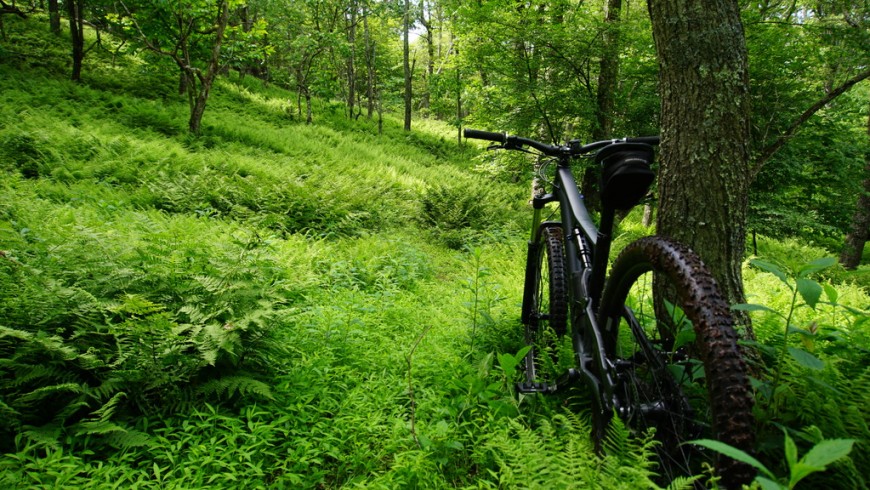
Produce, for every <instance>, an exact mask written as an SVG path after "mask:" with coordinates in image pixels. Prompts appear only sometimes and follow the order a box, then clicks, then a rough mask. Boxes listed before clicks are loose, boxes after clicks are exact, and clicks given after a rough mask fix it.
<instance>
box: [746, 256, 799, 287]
mask: <svg viewBox="0 0 870 490" xmlns="http://www.w3.org/2000/svg"><path fill="white" fill-rule="evenodd" d="M749 263H750V264H752V265H753V266H755V267H758V268H759V269H761V270H763V271H765V272H770V273H771V274H773V275H774V276H776V277H778V278H779V280H780V281H782V282H784V283H785V284H786V286H788V287H789V289H791V284H790V283H789V282H788V276H786V275H785V272H783V271H782V269H780V268H779V267H777V266H776V265H774V264H771V263H770V262H765V261H763V260H758V259H752V260H750V261H749Z"/></svg>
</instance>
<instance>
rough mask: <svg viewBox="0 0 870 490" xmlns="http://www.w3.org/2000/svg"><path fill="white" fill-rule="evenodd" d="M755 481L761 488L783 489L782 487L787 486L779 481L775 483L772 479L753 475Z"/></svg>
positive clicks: (770, 489) (769, 489)
mask: <svg viewBox="0 0 870 490" xmlns="http://www.w3.org/2000/svg"><path fill="white" fill-rule="evenodd" d="M755 481H757V482H758V484H759V485H761V488H762V489H763V490H783V489H784V488H788V487H786V486H785V485H783V484H781V483H777V482H775V481H773V480H769V479H767V478H765V477H763V476H757V477H755Z"/></svg>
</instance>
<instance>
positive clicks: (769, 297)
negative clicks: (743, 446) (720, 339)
mask: <svg viewBox="0 0 870 490" xmlns="http://www.w3.org/2000/svg"><path fill="white" fill-rule="evenodd" d="M774 248H776V247H774ZM789 251H791V250H790V249H789ZM791 252H792V253H784V254H782V255H781V256H777V255H771V257H776V258H777V262H778V264H779V265H777V264H774V263H772V262H764V261H759V260H753V261H750V264H752V265H753V266H754V267H752V268H748V269H745V274H744V278H745V280H746V282H747V286H748V287H747V289H748V290H747V297H748V298H749V301H750V303H751V304H749V305H744V306H738V308H740V309H746V310H750V311H753V312H754V313H753V326H754V328H755V331H756V334H757V338H758V342H757V343H756V344H754V346H755V347H756V348H757V349H758V351H759V352H760V353H761V356H762V358H761V360H762V364H761V365H760V366H756V369H758V370H760V371H761V372H760V374H761V376H760V377H759V379H755V380H754V381H753V384H754V386H755V388H756V416H757V418H758V420H759V424H760V431H759V436H758V438H759V440H758V448H759V453H760V456H761V457H762V460H763V461H767V462H768V463H766V464H767V466H768V467H770V468H772V469H774V468H775V471H774V473H776V474H788V468H787V467H786V463H787V462H786V461H783V460H782V459H781V455H782V454H783V451H784V448H783V446H782V444H783V435H782V430H783V429H785V430H786V431H787V433H788V434H790V435H791V439H794V441H795V443H796V446H797V448H798V449H799V451H800V453H801V454H804V453H806V452H807V451H808V450H809V449H810V448H811V447H812V446H813V445H814V444H817V443H819V442H821V441H822V440H823V439H835V438H839V439H854V440H855V441H857V442H856V448H855V450H854V451H852V453H851V455H850V457H849V458H844V459H842V460H840V461H839V462H837V463H836V464H835V465H833V467H832V468H830V469H829V471H827V472H824V473H816V474H813V475H811V476H809V477H808V478H807V482H808V483H813V484H815V485H816V486H817V487H820V488H843V489H847V488H867V485H868V482H867V480H866V475H867V474H868V469H870V459H868V457H867V454H868V452H867V449H868V444H870V415H868V413H867V411H866V410H865V409H864V407H866V406H867V404H868V402H870V367H868V366H870V349H868V347H867V346H868V345H870V344H868V342H870V314H868V312H867V311H866V310H865V309H864V308H866V306H867V295H866V292H865V291H864V290H862V289H861V288H859V287H856V286H854V285H850V284H848V283H847V284H836V285H835V284H832V283H831V282H830V280H829V279H827V280H826V279H825V278H826V276H827V277H828V278H830V277H832V276H833V277H836V276H837V273H836V272H834V273H833V274H832V273H831V272H830V270H831V269H828V268H826V267H830V265H831V264H833V263H834V262H835V261H834V259H819V260H817V261H814V262H810V263H806V256H804V258H803V260H798V258H797V257H796V256H795V255H794V253H793V252H794V251H791ZM834 270H836V269H834ZM762 271H763V272H762ZM817 280H819V281H817Z"/></svg>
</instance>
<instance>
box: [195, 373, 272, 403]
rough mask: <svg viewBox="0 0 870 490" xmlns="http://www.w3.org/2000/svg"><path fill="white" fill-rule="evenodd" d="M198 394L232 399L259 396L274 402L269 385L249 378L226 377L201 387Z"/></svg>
mask: <svg viewBox="0 0 870 490" xmlns="http://www.w3.org/2000/svg"><path fill="white" fill-rule="evenodd" d="M197 392H199V393H201V394H203V395H217V396H220V397H227V398H231V397H232V396H234V395H239V396H246V395H257V396H260V397H262V398H266V399H269V400H273V399H274V398H273V396H272V390H271V388H269V385H267V384H266V383H263V382H262V381H257V380H256V379H254V378H251V377H249V376H224V377H222V378H218V379H213V380H211V381H209V382H207V383H205V384H203V385H202V386H200V387H199V389H198V390H197Z"/></svg>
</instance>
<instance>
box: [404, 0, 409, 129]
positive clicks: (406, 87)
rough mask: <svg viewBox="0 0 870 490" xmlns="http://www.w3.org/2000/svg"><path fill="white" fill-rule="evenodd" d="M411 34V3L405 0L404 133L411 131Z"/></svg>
mask: <svg viewBox="0 0 870 490" xmlns="http://www.w3.org/2000/svg"><path fill="white" fill-rule="evenodd" d="M410 32H411V1H410V0H405V18H404V25H403V27H402V33H403V37H404V41H403V57H402V60H403V65H404V68H405V131H410V130H411V42H410V40H409V39H408V34H409V33H410Z"/></svg>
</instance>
